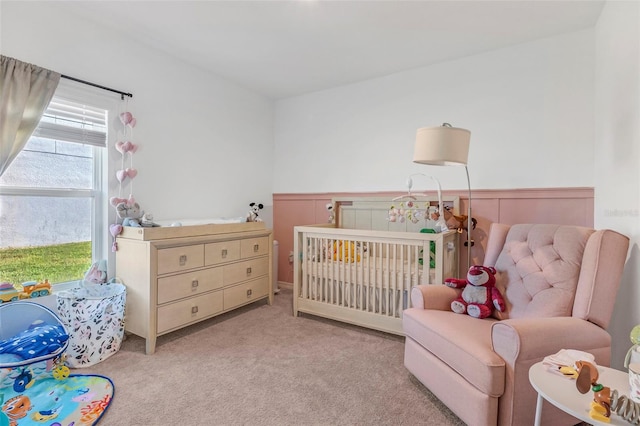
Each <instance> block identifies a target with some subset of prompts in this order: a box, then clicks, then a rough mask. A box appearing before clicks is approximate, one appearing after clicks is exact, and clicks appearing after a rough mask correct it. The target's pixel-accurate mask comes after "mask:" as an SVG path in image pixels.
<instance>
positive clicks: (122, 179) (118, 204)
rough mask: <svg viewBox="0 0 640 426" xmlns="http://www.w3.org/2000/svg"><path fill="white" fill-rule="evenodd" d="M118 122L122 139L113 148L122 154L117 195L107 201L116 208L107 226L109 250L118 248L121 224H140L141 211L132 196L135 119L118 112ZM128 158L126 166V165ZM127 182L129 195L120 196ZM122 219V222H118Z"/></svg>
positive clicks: (135, 148) (136, 173) (117, 172)
mask: <svg viewBox="0 0 640 426" xmlns="http://www.w3.org/2000/svg"><path fill="white" fill-rule="evenodd" d="M120 122H121V123H122V126H123V131H122V139H121V140H119V141H118V142H116V145H115V148H116V150H118V152H119V153H120V154H121V155H122V161H121V165H120V169H119V170H117V171H116V179H117V180H118V196H117V197H111V198H110V199H109V203H110V204H111V206H112V207H114V208H115V209H116V221H115V223H113V224H111V225H110V226H109V232H110V233H111V236H112V237H113V244H112V245H111V251H113V252H115V251H117V250H118V245H117V243H116V237H117V236H118V235H119V234H120V233H121V232H122V227H123V226H141V224H140V219H141V217H142V215H143V214H144V213H143V212H141V211H140V206H139V205H138V203H137V202H136V200H135V198H133V179H134V178H135V177H136V176H137V175H138V171H137V170H136V169H135V168H133V154H135V152H136V151H137V150H138V145H136V144H134V143H133V142H131V139H133V128H134V127H135V126H136V119H135V117H134V116H133V114H131V113H130V112H128V111H127V112H123V113H121V114H120ZM127 160H128V167H127ZM127 183H128V184H129V197H128V198H122V193H123V189H124V187H125V186H126V184H127ZM119 220H122V223H119Z"/></svg>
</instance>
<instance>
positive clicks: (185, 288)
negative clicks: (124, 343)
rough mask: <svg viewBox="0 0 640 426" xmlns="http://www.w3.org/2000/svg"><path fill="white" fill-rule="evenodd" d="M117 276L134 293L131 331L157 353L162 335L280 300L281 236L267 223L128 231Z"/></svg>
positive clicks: (122, 238) (120, 241)
mask: <svg viewBox="0 0 640 426" xmlns="http://www.w3.org/2000/svg"><path fill="white" fill-rule="evenodd" d="M117 244H118V250H117V251H116V276H117V277H118V278H120V279H121V280H122V281H123V283H124V285H125V286H126V287H127V303H126V314H125V315H126V316H125V330H126V331H128V332H130V333H133V334H136V335H138V336H141V337H143V338H145V339H146V353H147V354H152V353H153V352H154V351H155V346H156V338H157V337H158V336H160V335H162V334H166V333H169V332H171V331H174V330H178V329H180V328H183V327H186V326H188V325H190V324H194V323H196V322H198V321H202V320H204V319H207V318H211V317H213V316H215V315H219V314H221V313H224V312H228V311H230V310H233V309H235V308H238V307H240V306H243V305H246V304H248V303H252V302H255V301H257V300H261V299H265V298H267V299H268V303H269V304H270V305H271V303H272V301H273V291H272V267H273V264H272V256H273V253H272V251H273V236H272V232H271V230H269V229H266V227H265V225H264V223H262V222H249V223H230V224H220V225H213V224H212V225H194V226H182V227H156V228H132V227H125V228H124V230H123V231H122V234H120V236H118V238H117Z"/></svg>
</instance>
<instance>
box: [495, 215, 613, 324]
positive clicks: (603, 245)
mask: <svg viewBox="0 0 640 426" xmlns="http://www.w3.org/2000/svg"><path fill="white" fill-rule="evenodd" d="M494 225H495V229H494V227H493V226H492V229H491V237H490V240H491V239H493V241H492V243H496V240H498V241H497V242H498V244H499V245H500V244H501V251H500V252H494V250H493V248H488V249H487V257H485V265H492V266H495V268H496V271H497V275H496V280H497V282H496V286H497V287H498V288H499V289H500V291H501V292H502V294H503V295H504V296H505V300H506V305H507V309H506V310H505V312H502V313H500V312H497V311H496V316H497V317H498V319H506V318H527V317H563V316H575V317H578V318H581V319H585V320H589V321H591V322H594V323H596V324H598V325H599V326H601V327H603V328H606V327H607V326H608V323H609V320H610V318H611V311H612V308H613V303H614V302H615V299H614V298H615V294H616V291H614V290H616V289H612V288H611V287H608V288H606V289H600V288H596V286H594V282H595V280H596V274H597V273H599V272H600V271H599V269H598V265H599V260H601V259H602V256H610V255H613V254H615V253H610V252H609V251H610V250H616V247H623V248H624V245H620V241H618V240H619V239H622V238H625V237H623V236H622V235H620V234H617V233H616V232H613V231H610V230H601V231H596V230H594V229H590V228H582V227H577V226H565V225H534V224H519V225H513V226H508V225H502V224H494ZM605 273H606V272H605ZM600 278H602V277H600ZM610 278H611V282H612V283H617V282H618V281H619V278H620V277H619V276H615V277H614V276H612V277H610ZM600 287H604V286H600ZM598 292H599V293H598ZM603 303H604V306H600V305H601V304H603Z"/></svg>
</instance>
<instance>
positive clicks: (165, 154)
mask: <svg viewBox="0 0 640 426" xmlns="http://www.w3.org/2000/svg"><path fill="white" fill-rule="evenodd" d="M125 9H126V8H125ZM0 10H1V13H0V19H1V25H0V31H1V32H0V40H1V41H2V44H1V46H0V47H1V49H2V54H3V55H6V56H11V57H14V58H16V59H20V60H22V61H25V62H31V63H34V64H37V65H40V66H43V67H45V68H49V69H52V70H55V71H58V72H60V73H63V74H67V75H70V76H74V77H77V78H80V79H83V80H88V81H91V82H95V83H98V84H101V85H105V86H109V87H114V88H116V89H119V90H123V91H125V92H131V93H133V99H132V100H130V101H129V107H128V109H129V110H130V111H131V112H132V113H133V114H134V116H135V117H136V118H137V122H138V124H137V126H136V127H135V129H134V133H133V142H135V143H137V144H138V145H139V147H140V149H139V150H138V152H137V153H136V154H135V156H134V167H135V168H136V169H138V172H139V174H138V177H137V178H136V179H135V180H134V196H135V198H136V199H137V200H138V201H139V202H140V203H141V206H142V207H143V208H144V209H146V210H150V211H152V212H153V213H154V216H155V217H156V218H157V219H174V218H210V217H219V216H225V217H230V216H235V215H238V216H244V215H246V214H247V212H248V211H249V203H250V202H252V201H256V202H262V203H263V204H266V205H271V193H272V191H271V182H270V179H271V176H272V175H273V167H272V161H271V160H272V158H273V105H272V102H271V101H269V100H267V99H266V98H264V97H262V96H260V95H258V94H256V93H254V92H251V91H249V90H246V89H244V88H241V87H239V86H237V85H235V84H234V83H231V82H228V81H225V80H223V79H222V78H219V77H217V76H215V75H212V74H210V73H206V72H204V71H202V70H200V69H198V68H194V67H192V66H190V65H187V64H184V63H181V62H179V61H176V60H173V59H172V58H170V57H168V56H167V55H166V54H164V53H162V52H160V51H158V50H155V49H152V48H149V47H146V46H143V45H141V44H137V43H134V42H131V40H129V39H127V38H123V37H121V36H120V35H119V34H118V33H117V31H113V30H110V29H108V28H107V27H102V26H101V25H99V24H96V23H95V22H88V21H87V20H86V19H83V18H80V17H78V16H75V15H74V14H73V13H70V10H72V8H71V9H68V8H59V7H57V6H56V5H55V4H54V5H51V4H50V3H47V2H2V3H1V9H0ZM123 13H126V11H125V10H123ZM98 19H99V17H98ZM114 96H115V97H116V99H118V100H119V96H118V95H114ZM123 109H124V106H123ZM109 153H110V156H111V157H112V160H115V164H116V165H117V166H118V167H119V165H120V154H119V153H118V152H117V151H116V150H115V149H114V148H113V144H112V145H111V147H110V150H109ZM111 184H112V186H114V185H115V186H116V187H117V185H116V184H117V181H115V180H112V182H111ZM127 195H128V194H127Z"/></svg>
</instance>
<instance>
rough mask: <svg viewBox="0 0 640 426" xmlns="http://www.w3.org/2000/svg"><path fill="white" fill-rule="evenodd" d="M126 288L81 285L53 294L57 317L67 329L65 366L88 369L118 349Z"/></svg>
mask: <svg viewBox="0 0 640 426" xmlns="http://www.w3.org/2000/svg"><path fill="white" fill-rule="evenodd" d="M125 301H126V288H125V286H124V285H122V284H120V283H108V284H85V285H84V286H83V287H80V288H75V289H71V290H67V291H61V292H59V293H57V306H58V314H59V315H60V319H61V321H62V322H63V324H64V325H65V326H66V327H67V330H69V336H70V337H69V348H68V350H67V361H66V362H67V365H69V366H70V367H72V368H80V367H88V366H91V365H94V364H97V363H98V362H101V361H104V360H105V359H107V358H108V357H110V356H111V355H113V354H114V353H116V352H117V351H118V350H119V349H120V345H121V344H122V339H123V337H124V312H125Z"/></svg>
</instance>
